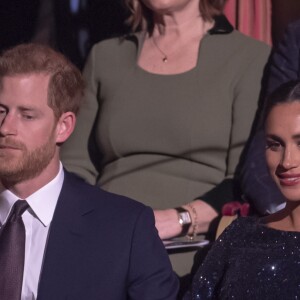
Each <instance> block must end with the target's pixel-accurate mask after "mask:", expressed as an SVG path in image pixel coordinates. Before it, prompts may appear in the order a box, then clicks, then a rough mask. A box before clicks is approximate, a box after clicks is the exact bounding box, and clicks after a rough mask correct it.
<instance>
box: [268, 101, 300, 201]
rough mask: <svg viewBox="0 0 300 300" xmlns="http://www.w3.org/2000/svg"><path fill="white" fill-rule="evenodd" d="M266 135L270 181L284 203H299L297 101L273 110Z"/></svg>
mask: <svg viewBox="0 0 300 300" xmlns="http://www.w3.org/2000/svg"><path fill="white" fill-rule="evenodd" d="M265 133H266V159H267V164H268V166H269V170H270V173H271V176H272V178H273V180H274V181H275V182H276V184H277V186H278V187H279V189H280V190H281V192H282V194H283V195H284V196H285V197H286V199H287V200H291V201H296V200H300V101H296V102H293V103H283V104H278V105H276V106H274V107H273V108H272V110H271V111H270V113H269V115H268V118H267V120H266V124H265Z"/></svg>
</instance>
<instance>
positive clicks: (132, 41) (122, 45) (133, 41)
mask: <svg viewBox="0 0 300 300" xmlns="http://www.w3.org/2000/svg"><path fill="white" fill-rule="evenodd" d="M137 45H138V35H137V34H126V35H123V36H119V37H113V38H109V39H106V40H102V41H100V42H98V43H96V44H94V45H93V47H92V50H91V51H92V52H94V53H96V54H97V53H99V54H101V53H110V54H113V53H122V52H124V51H126V50H132V49H137Z"/></svg>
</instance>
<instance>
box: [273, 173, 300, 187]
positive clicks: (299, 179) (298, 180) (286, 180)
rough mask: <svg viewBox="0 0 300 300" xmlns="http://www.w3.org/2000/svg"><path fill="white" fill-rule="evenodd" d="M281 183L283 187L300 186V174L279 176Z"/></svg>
mask: <svg viewBox="0 0 300 300" xmlns="http://www.w3.org/2000/svg"><path fill="white" fill-rule="evenodd" d="M277 177H278V178H279V182H280V184H281V185H283V186H294V185H298V184H300V174H277Z"/></svg>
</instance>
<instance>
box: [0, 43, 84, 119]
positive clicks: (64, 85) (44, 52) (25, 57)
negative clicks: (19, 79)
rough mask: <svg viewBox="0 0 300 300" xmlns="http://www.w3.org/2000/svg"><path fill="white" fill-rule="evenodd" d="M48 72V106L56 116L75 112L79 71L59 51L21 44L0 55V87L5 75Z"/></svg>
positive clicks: (79, 92) (80, 94) (80, 88)
mask: <svg viewBox="0 0 300 300" xmlns="http://www.w3.org/2000/svg"><path fill="white" fill-rule="evenodd" d="M26 74H45V75H49V77H50V78H49V86H48V105H49V107H51V108H52V109H53V111H54V115H55V117H56V118H57V119H58V118H59V117H60V116H61V115H62V114H63V113H65V112H68V111H71V112H73V113H75V114H77V113H78V110H79V108H80V105H81V102H82V98H83V90H84V80H83V78H82V75H81V73H80V71H79V70H78V69H77V68H76V67H75V66H74V65H73V64H72V63H71V62H70V61H69V60H68V59H66V58H65V57H64V56H63V55H62V54H60V53H58V52H56V51H54V50H53V49H51V48H49V47H48V46H44V45H40V44H33V43H31V44H21V45H18V46H16V47H14V48H11V49H9V50H6V51H5V52H3V54H2V55H1V56H0V89H1V88H2V80H3V77H5V76H16V75H26Z"/></svg>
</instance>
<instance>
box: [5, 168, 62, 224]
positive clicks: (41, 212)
mask: <svg viewBox="0 0 300 300" xmlns="http://www.w3.org/2000/svg"><path fill="white" fill-rule="evenodd" d="M63 181H64V171H63V167H62V164H61V163H60V165H59V171H58V174H57V175H56V176H55V178H54V179H52V180H51V181H50V182H49V183H47V184H46V185H44V186H43V187H42V188H40V189H39V190H37V191H36V192H34V193H33V194H32V195H30V196H29V197H27V198H26V201H27V202H28V204H29V206H30V208H31V210H32V211H33V213H34V215H35V216H36V217H37V218H38V219H39V220H40V221H41V222H42V223H43V225H44V226H46V227H47V226H49V224H50V223H51V221H52V218H53V214H54V210H55V207H56V204H57V200H58V197H59V194H60V191H61V188H62V185H63ZM18 199H20V198H18V197H17V196H16V195H15V194H13V193H12V192H11V191H9V190H4V191H3V192H1V193H0V222H1V224H4V223H5V220H6V218H7V216H8V214H9V212H10V210H11V208H12V206H13V204H14V203H15V202H16V201H17V200H18Z"/></svg>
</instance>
